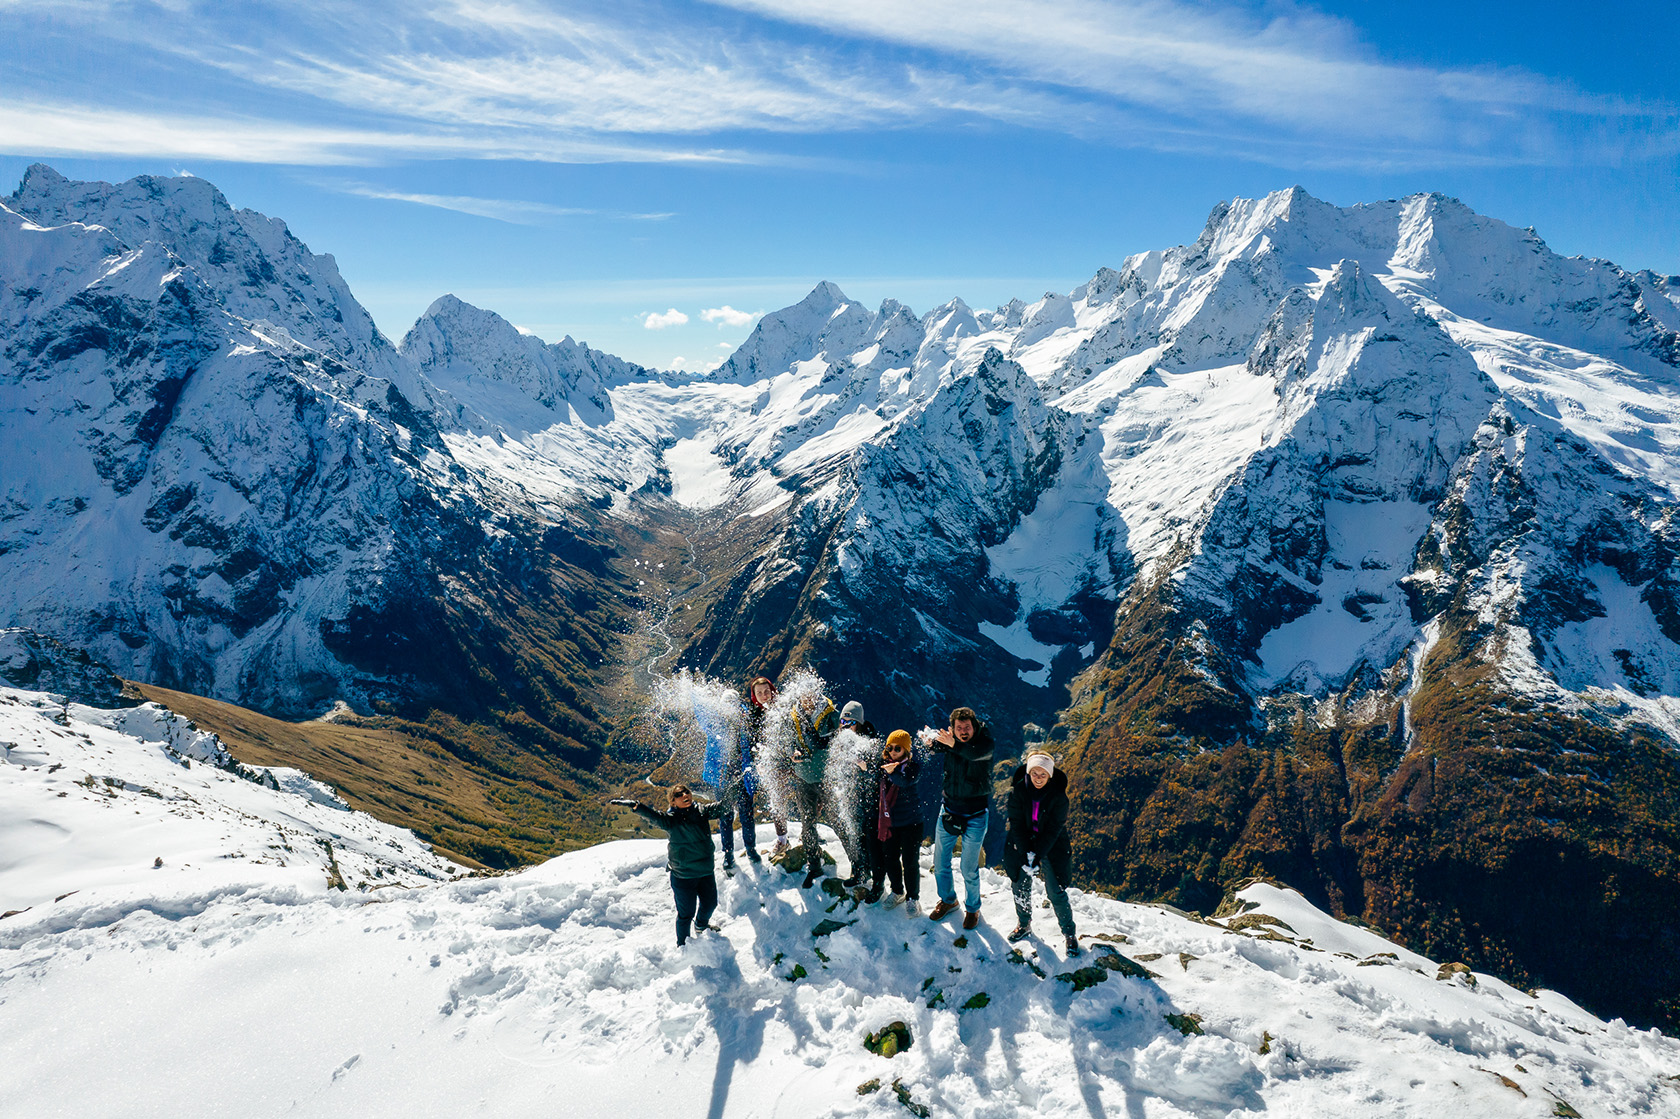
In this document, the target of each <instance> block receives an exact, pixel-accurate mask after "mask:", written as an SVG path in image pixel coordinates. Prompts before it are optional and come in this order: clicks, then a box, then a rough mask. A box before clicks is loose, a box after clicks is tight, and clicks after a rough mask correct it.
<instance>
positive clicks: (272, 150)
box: [0, 99, 764, 167]
mask: <svg viewBox="0 0 1680 1119" xmlns="http://www.w3.org/2000/svg"><path fill="white" fill-rule="evenodd" d="M0 151H10V152H25V153H29V154H31V155H84V156H155V155H162V156H172V157H176V158H183V159H210V160H217V161H222V162H231V163H286V164H302V165H310V166H321V167H330V166H367V165H370V164H378V163H384V162H389V161H394V160H398V159H414V158H421V159H456V158H475V159H528V160H537V161H542V162H553V163H716V164H730V163H755V162H764V160H763V159H762V158H761V157H759V156H756V155H754V154H752V153H749V152H745V151H741V150H724V149H711V150H707V149H698V148H682V147H676V146H662V145H654V144H641V143H634V142H629V141H623V142H615V141H609V140H603V139H598V138H587V137H564V136H548V137H544V136H529V135H512V134H501V135H492V134H483V133H480V134H469V133H465V132H459V133H458V132H447V131H440V132H428V131H426V130H424V129H420V128H415V129H403V128H387V129H379V128H340V127H331V126H322V125H310V124H292V123H288V122H285V121H279V120H271V119H262V118H240V117H230V116H225V115H219V114H215V113H206V114H204V115H192V114H187V113H173V112H170V113H164V112H139V111H133V110H124V109H115V108H110V107H107V106H100V105H69V104H64V103H61V102H52V101H45V100H34V101H31V100H21V99H14V100H11V101H9V102H8V103H7V105H6V109H5V111H4V112H3V113H0Z"/></svg>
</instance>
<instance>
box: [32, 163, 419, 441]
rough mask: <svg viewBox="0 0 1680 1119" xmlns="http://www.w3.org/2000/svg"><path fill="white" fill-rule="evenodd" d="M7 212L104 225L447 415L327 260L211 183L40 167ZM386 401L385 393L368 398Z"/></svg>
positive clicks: (235, 306)
mask: <svg viewBox="0 0 1680 1119" xmlns="http://www.w3.org/2000/svg"><path fill="white" fill-rule="evenodd" d="M6 205H7V206H8V207H10V208H11V209H13V210H15V211H17V212H18V213H20V214H23V215H24V216H26V217H27V218H29V219H30V220H31V221H33V222H35V223H37V224H39V225H43V226H58V225H65V224H69V223H80V224H82V225H86V226H99V227H101V228H103V229H106V230H109V231H110V232H111V233H113V234H114V235H115V236H116V237H117V238H118V239H119V240H120V241H121V242H122V243H123V244H124V245H126V246H129V247H132V248H138V247H139V246H141V245H143V244H144V243H145V242H148V241H153V242H156V243H158V244H159V245H162V246H166V247H167V248H168V250H169V251H170V252H172V253H173V254H175V255H176V256H177V257H179V258H180V259H181V261H182V262H183V263H184V264H185V265H187V266H188V267H190V268H191V269H192V270H193V271H194V272H196V273H197V274H198V275H199V276H200V277H202V279H203V281H204V282H205V283H206V284H208V285H209V287H210V288H211V290H213V291H214V292H215V295H216V298H217V300H218V302H220V304H221V305H222V306H223V307H225V308H226V309H227V310H228V311H229V312H231V313H232V314H234V315H236V316H238V317H240V318H243V319H245V320H247V321H249V322H252V323H269V324H272V325H273V326H274V327H275V328H277V329H278V330H280V331H283V332H284V333H285V334H286V335H287V336H288V337H290V338H291V339H293V340H295V341H296V342H298V343H300V344H302V345H304V346H307V347H309V348H310V349H312V350H315V351H316V352H317V353H319V354H321V355H323V356H325V357H328V358H330V359H332V360H333V361H335V362H338V363H341V364H342V365H344V366H347V367H349V369H353V370H354V371H355V372H354V374H347V376H348V377H349V378H350V379H354V377H355V376H356V375H360V376H366V377H377V378H381V379H383V380H385V381H389V382H391V383H393V384H395V385H396V386H397V387H398V389H399V390H400V391H401V392H402V393H403V395H404V396H406V397H407V398H408V399H409V401H410V402H411V403H412V404H413V405H415V406H416V407H419V408H422V409H426V410H432V411H437V410H440V409H441V405H440V402H439V401H437V400H436V399H435V395H434V394H433V393H432V392H431V391H430V387H429V386H428V385H427V384H425V382H424V381H423V380H422V379H420V378H417V377H415V376H414V373H413V370H412V368H411V367H410V366H409V365H408V363H406V362H404V361H403V360H402V359H401V358H400V357H399V356H398V355H397V353H396V351H395V349H394V348H393V347H392V346H391V343H390V342H389V341H388V340H387V339H386V338H385V336H384V335H383V334H381V333H380V332H379V329H378V327H376V326H375V325H374V322H373V318H372V317H371V316H370V315H369V314H368V313H367V311H366V310H365V309H364V308H363V307H362V305H361V304H360V303H358V302H357V301H356V299H355V297H354V296H353V295H352V294H351V293H350V288H349V285H347V284H346V283H345V282H344V278H343V277H342V276H341V275H340V274H339V271H338V265H337V263H336V262H335V261H334V260H333V258H332V257H331V256H330V255H324V254H323V255H317V254H315V253H312V252H311V251H310V250H309V248H308V247H307V246H306V245H304V244H303V242H301V241H299V240H298V239H297V238H296V237H295V236H293V235H292V233H291V231H290V230H289V229H288V228H287V227H286V223H285V222H283V221H281V220H280V219H278V218H271V217H268V216H265V215H263V214H259V213H257V212H255V211H253V210H235V209H234V208H233V207H232V206H231V205H229V203H228V201H227V199H226V198H225V197H224V196H223V195H222V193H221V191H219V190H217V189H216V187H215V186H213V185H212V184H211V183H209V182H208V181H206V180H204V179H200V178H195V177H193V176H190V175H180V176H173V177H164V176H156V175H141V176H138V177H136V178H133V179H129V180H127V181H126V182H122V183H116V184H112V183H104V182H97V181H92V182H79V181H75V180H71V179H67V178H65V177H64V176H63V175H60V174H59V173H58V172H56V171H54V170H53V169H52V168H50V167H47V166H45V165H43V164H35V165H33V166H31V167H30V168H29V170H28V172H26V173H25V175H24V178H23V180H22V182H21V183H20V184H19V186H18V189H17V190H16V191H15V192H14V193H13V194H12V195H11V197H10V198H9V199H7V200H6ZM362 395H364V396H366V395H368V394H365V393H364V394H362ZM382 396H383V389H380V390H377V391H375V392H373V393H372V394H371V398H373V399H378V398H381V397H382Z"/></svg>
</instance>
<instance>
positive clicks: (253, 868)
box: [0, 688, 462, 935]
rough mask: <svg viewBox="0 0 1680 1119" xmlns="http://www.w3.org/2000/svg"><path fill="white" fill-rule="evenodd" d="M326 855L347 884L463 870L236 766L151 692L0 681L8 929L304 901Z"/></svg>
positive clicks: (420, 878)
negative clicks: (133, 701) (135, 701)
mask: <svg viewBox="0 0 1680 1119" xmlns="http://www.w3.org/2000/svg"><path fill="white" fill-rule="evenodd" d="M157 863H161V865H154V864H157ZM335 866H336V868H337V872H338V874H339V876H340V877H341V878H342V880H343V881H344V883H345V885H346V888H348V889H351V890H362V889H366V890H373V889H377V888H379V887H381V886H385V885H399V886H405V887H406V886H414V885H418V884H420V883H427V882H435V881H438V880H440V879H446V878H448V877H450V875H451V874H459V873H461V872H462V868H461V867H459V866H456V865H455V864H454V863H451V862H449V861H448V860H446V859H443V858H441V857H439V856H437V855H435V854H433V853H432V851H431V849H430V848H429V847H428V846H427V845H426V844H424V843H422V842H420V840H418V839H417V838H415V836H414V834H413V833H412V832H410V831H407V830H406V829H403V828H397V827H392V826H391V825H389V824H383V823H380V822H379V821H378V820H375V819H373V817H371V816H367V815H364V814H363V813H360V812H351V811H350V810H349V809H348V807H347V806H346V805H345V804H344V803H343V802H342V801H340V800H339V799H338V798H337V796H336V795H335V794H334V793H333V791H332V790H331V789H330V788H328V787H327V786H325V785H322V784H321V783H320V782H318V781H314V780H312V779H310V778H309V777H307V776H306V775H304V774H303V773H301V772H299V771H298V770H295V769H285V768H274V769H251V768H248V767H244V766H238V765H236V764H235V763H234V762H233V759H232V758H231V757H230V756H228V754H227V751H226V750H225V748H224V747H223V746H222V744H221V742H220V741H219V740H218V739H217V738H216V737H215V736H214V735H210V734H206V733H204V732H202V731H199V730H196V729H193V727H192V724H190V723H189V722H187V721H186V720H185V719H182V718H180V717H179V716H178V715H176V714H174V713H173V712H171V711H166V710H164V709H163V708H161V707H159V706H157V705H156V704H152V703H148V704H144V705H142V706H140V707H135V708H127V709H121V710H112V711H107V710H100V709H97V708H92V707H82V706H80V705H78V704H70V705H69V706H68V707H65V706H64V705H62V704H61V703H60V702H59V699H58V697H55V696H50V695H47V694H45V693H42V692H25V691H17V690H14V689H11V688H0V912H10V911H12V910H21V911H23V912H21V913H19V914H17V915H15V916H11V917H9V919H8V920H7V921H6V924H5V925H4V926H0V928H4V929H5V931H6V933H7V934H12V935H15V934H16V930H17V929H20V928H23V927H26V926H27V927H30V928H34V929H36V930H37V931H41V930H54V929H61V928H65V927H69V926H70V925H73V924H75V923H76V922H78V921H86V920H94V921H99V920H117V919H120V917H121V916H122V915H123V914H125V913H129V912H132V911H134V910H136V909H138V908H156V909H158V910H159V911H168V912H173V913H185V912H190V911H192V910H194V909H196V908H202V907H203V906H204V905H206V904H208V903H209V902H210V901H211V900H212V899H215V898H220V897H227V898H233V899H238V898H240V897H243V896H246V895H248V894H249V895H260V896H262V897H264V898H267V899H269V900H270V901H273V900H274V899H277V898H280V897H294V898H296V899H297V900H300V901H301V900H307V899H312V898H315V897H318V896H321V895H324V894H325V893H326V892H327V891H328V889H329V887H328V878H329V872H330V871H331V870H332V869H333V868H334V867H335ZM65 895H69V896H65ZM72 897H73V898H75V899H76V900H75V901H71V898H72ZM54 898H62V899H63V900H61V901H58V902H55V901H54V900H53V899H54Z"/></svg>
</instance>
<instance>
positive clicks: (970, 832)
mask: <svg viewBox="0 0 1680 1119" xmlns="http://www.w3.org/2000/svg"><path fill="white" fill-rule="evenodd" d="M944 816H945V809H944V805H940V812H939V819H938V820H937V821H936V822H935V823H934V825H933V826H934V835H935V836H936V837H937V838H935V839H934V841H933V885H934V888H935V889H937V890H938V891H939V900H940V901H945V902H955V901H956V900H957V884H956V883H955V882H953V881H952V880H951V849H952V848H954V847H955V846H956V845H957V839H958V836H955V835H952V834H951V833H950V832H948V831H946V830H945V820H944ZM990 817H991V813H990V812H988V811H986V810H984V809H982V810H981V811H980V813H979V814H978V815H976V816H975V817H974V818H973V819H971V820H969V821H968V823H967V824H965V825H963V830H962V835H961V839H962V879H963V892H964V893H965V894H966V895H967V896H966V897H965V898H964V899H963V901H964V908H965V909H967V911H968V912H970V913H974V912H976V911H977V910H979V908H980V849H981V848H982V847H983V846H984V845H985V843H986V824H987V823H988V822H989V821H990Z"/></svg>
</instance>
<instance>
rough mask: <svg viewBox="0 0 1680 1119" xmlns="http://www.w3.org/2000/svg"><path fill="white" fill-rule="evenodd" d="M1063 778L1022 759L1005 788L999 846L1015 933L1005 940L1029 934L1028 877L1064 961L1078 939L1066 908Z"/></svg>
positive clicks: (1047, 765) (1052, 768) (1035, 758)
mask: <svg viewBox="0 0 1680 1119" xmlns="http://www.w3.org/2000/svg"><path fill="white" fill-rule="evenodd" d="M1067 786H1068V780H1067V773H1066V772H1065V771H1063V770H1059V769H1057V768H1056V762H1055V760H1054V759H1052V758H1051V757H1050V755H1049V754H1045V753H1032V754H1028V755H1027V760H1026V762H1025V763H1024V764H1022V765H1020V766H1017V767H1016V769H1015V776H1014V778H1013V779H1011V781H1010V783H1009V838H1008V839H1006V840H1005V841H1004V845H1003V870H1004V873H1005V874H1007V875H1009V881H1010V884H1011V886H1012V887H1013V892H1014V895H1015V919H1016V921H1017V922H1018V923H1017V924H1016V926H1015V931H1013V932H1011V933H1010V934H1009V938H1008V939H1009V940H1011V941H1016V940H1023V939H1025V938H1026V937H1028V936H1030V935H1031V934H1032V872H1033V871H1034V870H1036V871H1037V872H1038V873H1039V874H1040V875H1042V876H1043V878H1044V892H1045V893H1046V894H1048V895H1049V897H1050V908H1051V909H1052V910H1053V911H1054V912H1055V914H1056V923H1057V924H1058V925H1060V926H1061V929H1062V936H1063V938H1064V939H1065V940H1066V943H1067V954H1068V956H1069V957H1073V956H1077V955H1079V937H1078V935H1077V933H1076V931H1075V929H1074V926H1073V910H1072V908H1071V907H1070V906H1069V905H1068V895H1067V886H1068V879H1069V878H1070V877H1072V875H1073V844H1072V843H1071V842H1070V840H1069V838H1068V832H1067V816H1068V794H1067Z"/></svg>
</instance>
